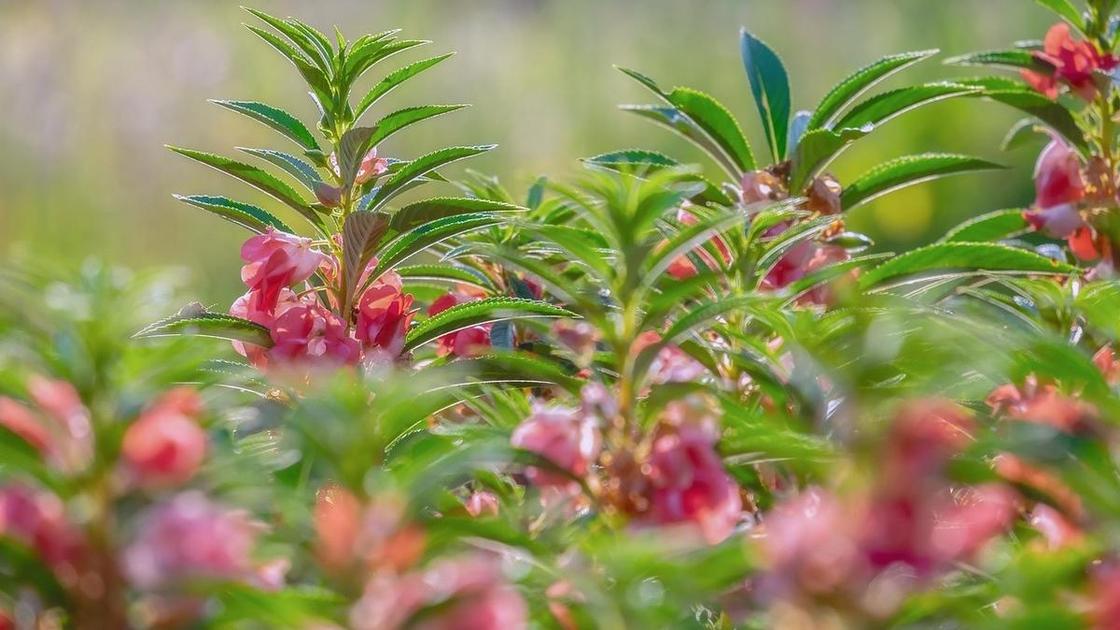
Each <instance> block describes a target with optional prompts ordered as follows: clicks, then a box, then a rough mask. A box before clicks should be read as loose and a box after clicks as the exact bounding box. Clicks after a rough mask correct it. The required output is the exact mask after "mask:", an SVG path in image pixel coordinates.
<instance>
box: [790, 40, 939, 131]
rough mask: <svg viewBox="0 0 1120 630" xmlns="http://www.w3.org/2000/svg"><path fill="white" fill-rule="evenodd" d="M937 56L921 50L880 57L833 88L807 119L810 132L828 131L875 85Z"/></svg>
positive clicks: (931, 52)
mask: <svg viewBox="0 0 1120 630" xmlns="http://www.w3.org/2000/svg"><path fill="white" fill-rule="evenodd" d="M937 53H938V51H937V50H922V51H918V52H908V53H901V54H898V55H891V56H889V57H883V58H882V59H880V60H878V61H876V62H874V63H871V64H869V65H867V66H864V67H862V68H860V69H859V70H857V71H855V72H854V73H853V74H852V75H850V76H849V77H848V78H846V79H844V80H843V81H841V82H840V83H838V84H837V85H836V87H834V88H832V90H831V91H829V93H828V94H826V95H825V97H824V98H823V99H821V102H820V104H819V105H817V109H816V110H815V111H814V112H813V115H812V117H811V118H810V119H809V129H810V130H813V129H820V128H822V127H823V128H831V127H833V126H834V125H833V123H834V122H835V120H836V118H837V117H838V116H839V115H840V112H841V111H843V110H844V108H845V107H847V106H848V105H850V104H851V103H853V102H855V100H856V99H857V98H859V97H860V96H862V95H863V94H864V93H866V92H867V90H869V89H871V88H872V87H874V86H875V84H876V83H879V82H880V81H883V80H885V79H886V78H887V77H890V76H891V75H893V74H894V73H896V72H899V71H900V70H902V69H904V68H906V67H908V66H911V65H914V64H916V63H918V62H919V61H922V60H925V59H929V58H930V57H932V56H933V55H936V54H937Z"/></svg>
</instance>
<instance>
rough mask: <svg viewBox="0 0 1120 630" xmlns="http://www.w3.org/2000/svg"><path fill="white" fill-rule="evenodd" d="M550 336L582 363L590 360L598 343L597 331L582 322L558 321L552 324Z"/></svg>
mask: <svg viewBox="0 0 1120 630" xmlns="http://www.w3.org/2000/svg"><path fill="white" fill-rule="evenodd" d="M552 335H553V336H554V337H556V340H557V341H559V342H560V343H561V344H563V345H564V346H565V347H567V348H568V350H570V351H571V352H572V354H574V355H576V356H577V357H578V358H579V359H580V360H581V361H584V362H586V361H587V360H589V359H590V358H591V355H592V354H594V352H595V344H597V343H598V342H599V331H598V330H596V329H595V327H594V326H592V325H591V324H590V323H588V322H586V321H583V320H577V321H572V320H569V319H558V320H556V322H554V323H553V324H552Z"/></svg>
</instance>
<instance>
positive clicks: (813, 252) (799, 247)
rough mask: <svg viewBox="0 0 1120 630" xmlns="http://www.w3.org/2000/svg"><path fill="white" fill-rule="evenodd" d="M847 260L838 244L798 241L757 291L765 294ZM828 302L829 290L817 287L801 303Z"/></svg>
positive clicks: (846, 254) (846, 255)
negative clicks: (760, 290)
mask: <svg viewBox="0 0 1120 630" xmlns="http://www.w3.org/2000/svg"><path fill="white" fill-rule="evenodd" d="M848 258H849V255H848V251H847V250H846V249H844V248H843V247H840V246H838V245H828V244H824V243H817V242H814V241H801V242H800V243H798V244H796V245H794V246H793V247H791V248H789V249H788V250H787V251H786V253H785V254H783V255H782V257H781V258H780V259H779V260H778V262H777V263H775V264H774V266H773V267H771V268H770V271H768V272H767V274H766V277H765V278H763V280H762V284H761V288H762V289H763V290H767V291H775V290H777V289H783V288H785V287H788V286H789V285H791V284H793V283H794V282H797V281H798V280H801V279H802V278H804V277H805V276H807V275H809V274H811V273H813V272H815V271H819V270H821V269H824V268H825V267H827V266H829V265H833V264H836V263H840V262H844V261H846V260H848ZM830 299H831V291H829V289H828V287H827V286H820V287H817V288H815V289H813V290H812V291H810V292H808V293H806V294H805V295H804V296H802V298H801V301H802V302H806V303H811V304H827V303H828V301H829V300H830Z"/></svg>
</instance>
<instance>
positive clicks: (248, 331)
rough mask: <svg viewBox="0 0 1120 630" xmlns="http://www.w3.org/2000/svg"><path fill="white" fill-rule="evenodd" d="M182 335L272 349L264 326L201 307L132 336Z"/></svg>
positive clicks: (187, 308)
mask: <svg viewBox="0 0 1120 630" xmlns="http://www.w3.org/2000/svg"><path fill="white" fill-rule="evenodd" d="M181 335H193V336H197V337H214V338H216V339H228V340H230V341H242V342H245V343H251V344H254V345H257V346H261V347H263V348H270V347H272V335H271V334H270V333H269V331H268V329H267V328H265V327H264V326H261V325H260V324H257V323H254V322H251V321H249V320H247V319H241V318H240V317H234V316H232V315H225V314H223V313H211V312H209V311H207V310H206V309H205V308H204V307H203V306H202V305H201V304H189V305H187V306H185V307H183V309H182V310H180V311H179V312H178V313H176V314H175V315H172V316H171V317H168V318H166V319H161V320H160V321H158V322H154V323H152V324H149V325H148V326H146V327H144V328H143V329H142V330H140V331H139V332H137V333H136V334H135V335H133V337H136V338H148V337H176V336H181Z"/></svg>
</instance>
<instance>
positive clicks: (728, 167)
mask: <svg viewBox="0 0 1120 630" xmlns="http://www.w3.org/2000/svg"><path fill="white" fill-rule="evenodd" d="M619 109H621V110H622V111H624V112H630V113H632V114H637V115H638V116H641V117H642V118H645V119H646V120H652V121H653V122H655V123H657V124H659V125H662V126H664V127H667V128H668V129H669V130H670V131H673V132H675V133H677V134H678V135H680V136H681V137H682V138H684V139H686V140H688V141H689V142H692V143H693V144H695V145H696V146H698V147H700V148H701V149H702V150H703V151H704V152H705V153H707V154H708V155H710V156H712V159H714V160H716V163H718V164H719V165H720V167H721V168H723V169H724V170H725V171H726V172H727V174H728V175H732V176H735V175H734V174H735V173H737V172H738V170H737V169H738V167H737V166H736V165H735V164H734V163H733V162H732V161H731V160H730V159H729V158H727V157H726V156H724V155H723V151H722V150H721V149H720V148H719V145H717V144H716V143H715V142H714V141H713V140H712V139H711V138H709V137H708V136H707V134H705V133H704V130H703V129H701V128H700V126H699V125H697V124H696V122H695V121H693V120H692V119H691V118H689V117H688V116H685V115H684V114H683V113H682V112H681V111H680V110H679V109H677V108H676V107H667V106H661V105H620V106H619Z"/></svg>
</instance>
